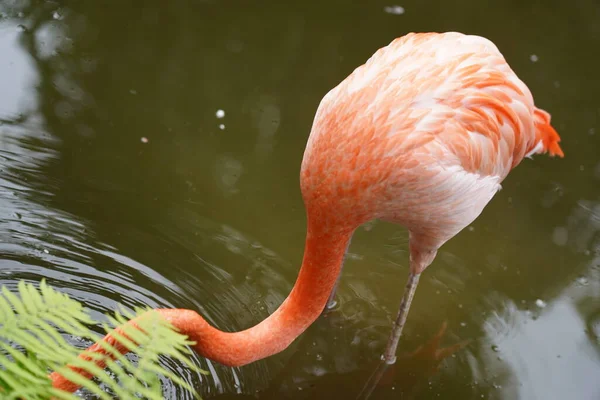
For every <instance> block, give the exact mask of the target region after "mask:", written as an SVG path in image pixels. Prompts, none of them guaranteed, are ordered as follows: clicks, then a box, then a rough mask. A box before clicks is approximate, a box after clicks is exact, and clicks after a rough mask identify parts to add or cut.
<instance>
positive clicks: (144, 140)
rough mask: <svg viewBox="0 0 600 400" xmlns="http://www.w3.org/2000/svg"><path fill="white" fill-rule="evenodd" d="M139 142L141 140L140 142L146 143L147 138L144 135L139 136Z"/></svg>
mask: <svg viewBox="0 0 600 400" xmlns="http://www.w3.org/2000/svg"><path fill="white" fill-rule="evenodd" d="M140 142H142V143H148V138H147V137H145V136H142V137H141V138H140Z"/></svg>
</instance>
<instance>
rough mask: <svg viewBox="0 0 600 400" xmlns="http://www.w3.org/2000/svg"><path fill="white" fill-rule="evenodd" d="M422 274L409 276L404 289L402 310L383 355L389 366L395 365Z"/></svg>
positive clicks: (399, 312)
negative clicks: (411, 304)
mask: <svg viewBox="0 0 600 400" xmlns="http://www.w3.org/2000/svg"><path fill="white" fill-rule="evenodd" d="M420 276H421V274H420V273H418V274H415V273H413V272H412V271H411V272H410V273H409V275H408V282H407V283H406V288H405V289H404V295H403V296H402V302H401V303H400V309H399V310H398V316H397V317H396V322H394V326H393V328H392V333H391V334H390V338H389V339H388V342H387V346H386V347H385V353H383V360H384V361H385V362H386V363H387V364H393V363H395V362H396V349H397V348H398V341H399V340H400V336H402V329H403V328H404V324H405V323H406V317H408V311H409V310H410V303H411V302H412V299H413V297H414V295H415V291H416V290H417V284H418V283H419V277H420Z"/></svg>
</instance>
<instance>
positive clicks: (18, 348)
mask: <svg viewBox="0 0 600 400" xmlns="http://www.w3.org/2000/svg"><path fill="white" fill-rule="evenodd" d="M18 292H19V296H17V295H15V294H14V293H12V292H10V291H9V290H8V289H7V288H6V287H2V288H1V291H0V294H1V295H0V397H2V398H3V399H5V398H6V399H24V398H26V399H29V400H37V399H40V400H41V399H48V398H51V397H52V398H55V399H76V398H77V397H76V396H74V395H72V394H71V393H67V392H64V391H60V390H58V389H55V388H53V387H52V381H51V380H50V379H49V377H48V373H49V372H50V371H52V370H53V371H56V373H58V374H60V375H62V376H63V377H65V378H66V379H68V380H69V381H71V382H73V383H75V384H77V385H78V386H81V387H82V388H84V389H86V390H88V391H89V392H91V393H94V394H96V395H97V396H98V397H99V398H101V399H110V398H111V396H109V394H108V393H107V392H106V391H104V390H103V389H101V388H100V383H103V384H104V385H105V386H106V387H107V388H109V390H110V391H112V392H113V393H114V394H115V395H116V396H117V397H118V398H123V399H126V398H135V397H139V396H141V397H142V398H147V399H150V400H155V399H156V400H159V399H162V388H161V383H160V379H159V377H160V376H163V377H165V378H167V379H170V380H171V381H172V382H174V383H175V384H177V385H180V386H181V387H183V388H185V389H187V390H189V391H190V392H192V393H194V395H196V396H197V394H196V393H195V391H194V389H193V388H192V387H191V386H190V384H189V383H188V382H185V381H184V380H183V379H181V378H180V377H178V376H177V375H176V374H175V373H173V372H171V371H169V370H168V369H167V368H165V367H163V366H162V365H161V363H160V357H161V356H165V357H171V358H172V359H174V360H176V361H179V362H181V363H183V364H185V365H186V366H187V367H188V368H190V369H191V370H193V371H195V372H197V373H203V374H205V373H206V372H205V371H202V370H201V369H199V368H198V367H197V366H196V365H194V364H193V363H192V362H191V361H190V355H191V351H190V349H189V347H188V346H189V345H191V344H193V343H192V342H190V341H188V340H187V338H186V337H185V336H183V335H181V334H179V333H178V332H176V331H175V330H174V328H173V326H172V325H171V324H169V322H168V321H166V320H165V319H164V318H163V317H161V316H160V314H158V313H156V312H152V311H148V310H142V309H136V310H135V313H127V312H122V313H119V312H117V313H116V315H115V316H114V317H109V322H110V324H111V325H113V326H117V327H119V329H117V330H115V329H112V328H110V327H109V325H105V326H104V329H105V330H106V332H107V333H110V334H111V335H112V336H113V337H114V338H115V339H116V341H115V342H114V346H125V347H126V348H127V349H128V350H129V351H130V352H132V353H135V354H136V355H137V357H136V361H135V362H134V361H132V360H131V357H128V356H125V355H122V354H121V352H120V351H119V348H117V347H114V346H113V345H111V344H109V343H108V342H104V341H100V342H98V343H99V345H100V346H102V348H103V350H104V353H105V354H99V353H94V354H91V353H90V354H87V353H85V352H84V353H83V354H84V356H83V357H81V356H80V355H79V354H80V350H78V349H76V348H75V347H74V346H72V345H71V344H70V343H69V342H68V341H67V340H66V339H65V335H72V336H76V337H80V338H84V339H87V340H92V341H95V339H96V338H95V337H94V336H95V335H93V334H92V333H91V331H90V330H89V329H88V328H87V326H86V325H88V324H91V323H92V322H93V321H92V320H91V319H90V317H89V316H88V315H87V314H86V313H85V311H84V308H83V306H82V305H81V304H80V303H78V302H77V301H75V300H73V299H71V298H69V296H67V295H66V294H63V293H60V292H58V291H55V290H53V289H52V288H50V287H49V286H48V285H47V284H46V282H45V281H42V282H41V283H40V287H39V289H36V288H35V287H34V286H33V285H32V284H26V283H25V282H23V281H21V282H19V285H18ZM133 318H135V324H125V323H126V322H127V319H133ZM98 362H100V363H101V364H102V365H106V366H107V367H108V370H109V371H110V373H109V371H107V370H105V369H104V368H101V366H99V365H98V364H97V363H98ZM81 372H87V373H89V374H90V375H92V376H94V377H95V378H96V379H95V380H90V379H87V378H86V377H85V376H83V375H82V374H81Z"/></svg>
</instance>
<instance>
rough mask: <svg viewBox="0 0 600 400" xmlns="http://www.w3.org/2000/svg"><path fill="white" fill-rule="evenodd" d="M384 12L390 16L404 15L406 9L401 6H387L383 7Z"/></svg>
mask: <svg viewBox="0 0 600 400" xmlns="http://www.w3.org/2000/svg"><path fill="white" fill-rule="evenodd" d="M383 11H385V12H386V13H388V14H394V15H402V14H404V11H405V10H404V7H401V6H386V7H383Z"/></svg>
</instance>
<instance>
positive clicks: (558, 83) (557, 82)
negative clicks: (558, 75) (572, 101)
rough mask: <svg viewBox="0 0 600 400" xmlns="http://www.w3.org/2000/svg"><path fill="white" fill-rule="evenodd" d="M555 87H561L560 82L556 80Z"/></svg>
mask: <svg viewBox="0 0 600 400" xmlns="http://www.w3.org/2000/svg"><path fill="white" fill-rule="evenodd" d="M554 87H555V88H557V89H558V88H559V87H560V82H559V81H554Z"/></svg>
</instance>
